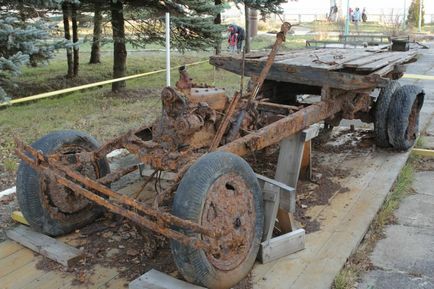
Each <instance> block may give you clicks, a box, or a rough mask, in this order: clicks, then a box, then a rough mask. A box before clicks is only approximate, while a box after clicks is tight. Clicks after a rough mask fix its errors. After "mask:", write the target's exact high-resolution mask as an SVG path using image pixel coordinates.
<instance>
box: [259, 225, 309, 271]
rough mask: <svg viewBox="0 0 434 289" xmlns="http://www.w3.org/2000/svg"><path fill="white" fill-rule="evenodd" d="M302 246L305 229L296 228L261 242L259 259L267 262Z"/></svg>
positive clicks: (293, 251) (300, 248) (301, 248)
mask: <svg viewBox="0 0 434 289" xmlns="http://www.w3.org/2000/svg"><path fill="white" fill-rule="evenodd" d="M304 247H305V231H304V230H303V229H298V230H296V231H294V232H290V233H287V234H284V235H281V236H279V237H276V238H273V239H271V240H269V241H265V242H262V243H261V247H260V251H259V259H260V260H261V262H262V263H268V262H271V261H273V260H276V259H279V258H281V257H285V256H287V255H289V254H292V253H295V252H298V251H300V250H303V249H304Z"/></svg>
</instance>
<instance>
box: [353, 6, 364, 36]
mask: <svg viewBox="0 0 434 289" xmlns="http://www.w3.org/2000/svg"><path fill="white" fill-rule="evenodd" d="M361 20H362V15H361V14H360V9H359V8H356V10H355V11H354V13H353V21H354V24H355V25H356V30H357V31H359V23H360V21H361Z"/></svg>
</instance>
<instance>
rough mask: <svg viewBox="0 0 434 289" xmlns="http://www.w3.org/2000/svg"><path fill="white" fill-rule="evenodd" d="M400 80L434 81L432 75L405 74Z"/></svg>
mask: <svg viewBox="0 0 434 289" xmlns="http://www.w3.org/2000/svg"><path fill="white" fill-rule="evenodd" d="M402 78H411V79H421V80H434V75H421V74H409V73H406V74H404V76H403V77H402Z"/></svg>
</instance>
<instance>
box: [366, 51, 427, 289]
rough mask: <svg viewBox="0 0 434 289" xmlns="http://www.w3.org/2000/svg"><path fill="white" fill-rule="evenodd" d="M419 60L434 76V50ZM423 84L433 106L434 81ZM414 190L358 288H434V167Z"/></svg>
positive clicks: (416, 182)
mask: <svg viewBox="0 0 434 289" xmlns="http://www.w3.org/2000/svg"><path fill="white" fill-rule="evenodd" d="M432 50H434V49H432ZM417 63H421V64H420V65H419V67H413V69H415V70H416V71H418V73H420V71H421V70H423V71H425V73H426V74H427V75H434V68H433V67H434V65H433V64H434V51H431V52H429V53H427V54H425V55H424V57H423V59H422V61H419V62H417ZM415 66H416V65H415ZM410 67H411V66H410ZM421 68H422V69H421ZM410 73H413V72H410ZM418 82H421V81H418ZM419 84H420V85H422V86H423V87H424V88H425V90H426V93H427V102H426V105H433V102H434V82H425V81H424V82H423V83H419ZM424 138H425V141H426V143H425V146H426V147H427V148H434V119H431V122H430V123H429V124H428V126H427V129H426V136H425V137H424ZM413 189H414V191H415V194H411V195H409V196H408V197H406V198H405V199H404V200H403V201H402V202H401V204H400V207H399V208H398V210H397V211H396V212H395V216H396V217H397V223H396V224H394V225H390V226H388V227H386V229H385V235H386V237H385V238H384V239H382V240H380V241H379V242H378V243H377V244H376V247H375V249H374V251H373V252H372V254H371V256H370V257H371V261H372V264H373V266H374V268H375V269H374V270H372V271H369V272H367V273H365V274H364V275H363V276H362V281H361V283H359V285H358V289H374V288H375V289H391V288H393V289H432V288H434V166H431V170H430V171H419V172H416V174H415V180H414V182H413Z"/></svg>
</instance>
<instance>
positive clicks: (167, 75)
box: [166, 12, 170, 86]
mask: <svg viewBox="0 0 434 289" xmlns="http://www.w3.org/2000/svg"><path fill="white" fill-rule="evenodd" d="M166 86H170V13H169V12H166Z"/></svg>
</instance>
